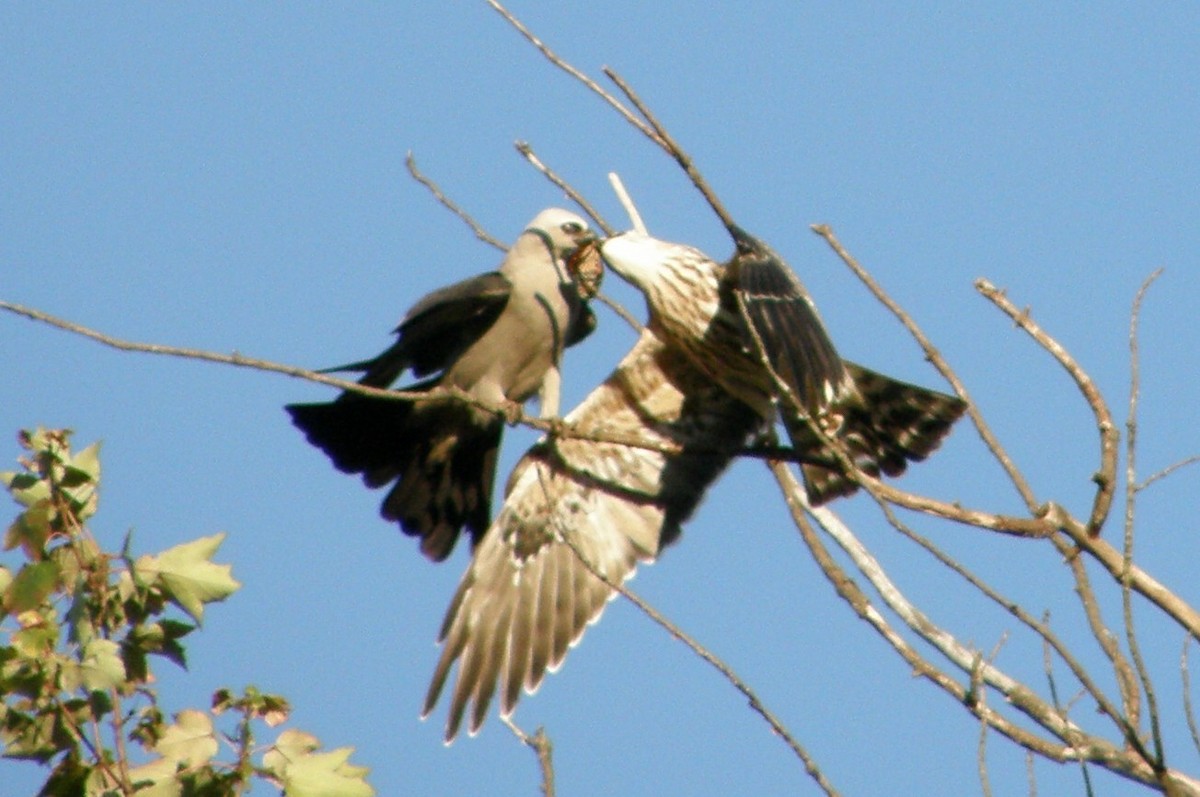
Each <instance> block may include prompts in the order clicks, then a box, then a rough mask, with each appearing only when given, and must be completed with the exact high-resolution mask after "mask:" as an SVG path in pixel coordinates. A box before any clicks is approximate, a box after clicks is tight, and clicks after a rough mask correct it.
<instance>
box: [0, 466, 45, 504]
mask: <svg viewBox="0 0 1200 797" xmlns="http://www.w3.org/2000/svg"><path fill="white" fill-rule="evenodd" d="M0 478H2V479H3V480H4V482H5V486H6V487H7V488H8V491H9V493H11V494H12V497H13V498H14V499H16V501H17V503H19V504H21V506H33V505H34V504H36V503H37V502H38V501H49V500H50V483H49V482H47V481H46V480H44V479H40V478H38V476H37V474H36V473H13V472H12V471H6V472H4V473H3V474H0Z"/></svg>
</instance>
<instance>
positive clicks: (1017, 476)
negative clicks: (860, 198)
mask: <svg viewBox="0 0 1200 797" xmlns="http://www.w3.org/2000/svg"><path fill="white" fill-rule="evenodd" d="M812 230H813V232H815V233H816V234H817V235H819V236H821V237H822V238H823V239H824V240H825V243H827V244H829V247H830V248H831V249H833V251H834V252H835V253H836V254H837V256H838V257H839V258H841V261H842V262H843V263H845V264H846V266H847V267H849V269H850V270H851V271H852V272H854V275H855V276H856V277H858V279H859V280H860V281H861V282H862V283H863V284H864V285H866V287H867V289H868V290H869V291H870V292H871V294H872V295H874V296H875V298H876V299H878V300H879V301H880V302H881V303H882V304H883V305H884V307H886V308H887V309H888V310H889V311H891V313H892V315H894V316H896V318H897V319H899V321H900V323H901V324H903V325H904V328H905V329H907V330H908V332H909V334H910V335H912V336H913V338H914V339H915V340H916V341H917V344H918V345H919V346H920V347H921V351H923V352H924V353H925V359H927V360H928V361H929V362H930V363H932V364H933V367H934V368H936V369H937V370H938V372H939V373H940V374H941V375H942V376H943V377H945V379H946V381H947V382H949V383H950V385H951V387H952V388H953V389H954V393H955V395H957V396H958V397H959V398H961V399H962V400H963V401H965V402H966V403H967V414H968V415H969V416H970V418H971V423H973V424H974V425H975V430H976V431H977V432H978V433H979V436H980V437H981V438H982V439H983V442H984V445H986V446H987V447H988V450H989V451H991V452H992V455H993V456H994V457H995V458H996V461H997V462H999V463H1000V467H1002V468H1003V469H1004V472H1005V473H1007V474H1008V478H1009V480H1010V481H1011V482H1012V483H1013V486H1014V487H1015V488H1016V490H1017V492H1018V493H1019V494H1020V496H1021V499H1022V500H1023V501H1024V502H1025V506H1026V507H1028V508H1029V511H1030V512H1031V513H1032V514H1037V512H1038V500H1037V498H1036V497H1035V496H1034V494H1033V489H1032V488H1031V487H1030V486H1029V482H1028V481H1026V479H1025V476H1024V475H1023V474H1022V473H1021V471H1020V470H1019V469H1018V468H1017V466H1016V465H1015V464H1013V461H1012V458H1011V457H1010V456H1009V455H1008V452H1007V451H1006V450H1005V449H1004V446H1003V445H1001V443H1000V440H999V438H997V437H996V435H995V433H993V432H992V429H991V427H990V426H988V424H987V421H985V420H984V418H983V415H982V413H980V412H979V408H978V407H976V406H975V402H974V401H972V400H971V396H970V395H969V394H968V393H967V388H966V386H965V385H964V384H963V382H962V380H961V379H959V378H958V374H957V373H955V372H954V370H953V369H952V368H951V367H950V364H949V363H948V362H946V360H945V359H944V358H943V357H942V355H941V352H939V351H938V350H937V349H936V348H934V346H933V343H932V342H931V341H930V340H929V338H928V337H926V335H925V333H924V332H923V331H922V330H921V328H920V327H918V326H917V323H916V322H915V321H913V319H912V316H910V315H909V314H908V313H907V312H906V311H905V310H904V308H902V307H901V306H900V305H899V304H898V303H897V302H896V301H895V300H894V299H892V297H891V296H889V295H888V294H887V292H886V291H884V289H883V287H882V286H881V285H880V284H879V283H878V282H877V281H876V280H875V278H874V277H872V276H871V274H870V273H869V272H868V271H867V270H866V269H865V268H863V267H862V266H861V265H859V263H858V261H857V260H856V259H855V258H854V257H853V256H852V255H851V254H850V252H849V251H847V250H846V248H845V247H844V246H842V243H841V241H839V240H838V239H837V236H836V235H834V233H833V229H832V228H831V227H830V226H829V225H828V224H814V225H813V227H812Z"/></svg>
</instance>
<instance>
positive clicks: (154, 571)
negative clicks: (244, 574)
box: [135, 533, 241, 623]
mask: <svg viewBox="0 0 1200 797" xmlns="http://www.w3.org/2000/svg"><path fill="white" fill-rule="evenodd" d="M224 539H225V534H224V533H221V534H214V535H212V536H211V537H201V538H200V539H198V540H193V541H192V542H187V543H184V544H182V545H177V546H175V547H174V548H170V549H168V550H166V551H164V552H162V553H161V554H158V555H157V556H142V557H140V558H139V559H138V560H137V562H136V563H135V570H136V571H137V572H136V575H137V577H138V578H141V579H143V580H144V581H146V582H147V583H151V584H153V583H157V584H158V586H160V587H161V588H162V590H163V592H164V593H165V594H166V595H167V597H168V598H169V599H170V600H172V601H173V602H175V603H176V604H178V606H179V607H180V608H181V609H183V610H184V611H185V612H187V613H188V614H190V615H191V616H192V618H193V619H194V620H195V621H196V622H197V623H199V622H202V621H203V619H204V604H206V603H212V602H214V601H221V600H224V599H225V598H227V597H229V596H230V595H232V594H233V593H234V592H236V591H237V590H238V588H239V587H241V584H239V583H238V582H237V580H235V579H234V578H233V576H232V575H230V571H231V570H232V566H231V565H218V564H214V563H213V562H212V561H210V560H211V558H212V555H213V554H214V553H216V551H217V548H219V547H220V546H221V542H222V541H224Z"/></svg>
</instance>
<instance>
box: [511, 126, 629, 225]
mask: <svg viewBox="0 0 1200 797" xmlns="http://www.w3.org/2000/svg"><path fill="white" fill-rule="evenodd" d="M513 146H515V147H516V148H517V152H519V153H521V157H523V158H524V159H525V160H527V161H528V162H529V164H530V165H531V166H533V168H535V169H537V170H538V171H539V172H541V173H542V175H543V176H545V178H546V179H547V180H549V181H550V182H552V183H554V184H555V185H556V186H558V187H559V188H561V189H562V191H563V193H565V194H566V195H567V196H568V197H570V199H571V201H572V202H574V203H575V204H576V205H579V207H580V208H582V209H583V212H584V213H586V214H587V215H588V216H590V217H591V219H592V221H594V222H596V226H597V227H599V228H600V229H601V230H603V231H604V234H605V235H612V234H613V232H614V229H613V227H612V225H611V224H609V223H608V222H607V221H605V220H604V217H603V216H601V215H600V211H598V210H596V208H595V207H594V206H593V205H592V204H591V203H590V202H588V201H587V199H585V198H584V196H583V194H581V193H580V192H579V191H577V190H576V189H575V187H574V186H572V185H571V184H570V183H568V182H567V181H566V180H564V179H563V178H562V177H560V176H559V175H558V173H557V172H555V171H554V170H553V169H551V168H550V167H549V166H547V165H546V164H545V163H543V162H542V159H541V158H539V157H538V156H537V155H536V154H535V153H534V151H533V147H532V146H530V144H529V142H528V141H516V142H514V143H513Z"/></svg>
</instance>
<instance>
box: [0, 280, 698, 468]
mask: <svg viewBox="0 0 1200 797" xmlns="http://www.w3.org/2000/svg"><path fill="white" fill-rule="evenodd" d="M0 310H7V311H8V312H10V313H14V314H16V315H21V316H25V317H26V318H29V319H32V320H34V321H40V322H42V323H45V324H49V325H50V326H53V327H57V328H58V329H61V330H64V331H66V332H70V333H72V334H75V335H81V336H83V337H85V338H89V339H91V340H94V341H96V342H97V343H101V344H103V345H105V346H109V347H111V348H114V349H118V350H120V351H129V352H141V353H143V354H158V355H163V356H167V357H179V358H182V359H188V360H201V361H204V362H213V363H220V364H223V365H234V366H237V367H239V368H249V369H251V370H256V371H267V372H270V373H278V374H284V375H285V376H291V377H294V378H296V379H303V380H306V381H309V382H317V383H319V384H322V385H329V386H330V387H336V388H339V389H341V390H345V391H349V392H351V393H359V394H361V395H364V396H374V397H376V398H384V399H389V400H393V401H423V400H428V399H431V398H438V397H447V398H452V399H454V400H456V401H461V402H463V403H465V404H470V405H471V406H473V407H477V408H479V409H481V410H483V411H485V412H491V413H493V414H495V415H497V416H499V417H501V418H503V419H504V420H505V421H506V422H507V423H508V424H509V425H514V426H515V425H521V426H528V427H530V428H532V429H537V430H539V431H542V432H545V433H547V434H552V435H555V436H557V437H563V438H575V439H580V440H592V441H595V442H609V443H618V444H620V445H626V446H630V447H631V448H641V449H645V450H647V451H657V452H659V453H662V454H677V453H679V451H680V448H679V446H677V445H673V444H670V443H657V442H650V441H647V440H643V439H640V438H638V437H636V436H634V435H622V434H615V433H612V432H606V433H604V434H596V433H593V432H588V431H585V430H581V429H577V428H575V426H574V425H572V424H569V423H566V422H564V421H563V420H562V419H561V418H539V417H536V416H532V415H528V414H527V413H526V412H525V411H524V410H523V409H522V408H521V407H520V406H519V405H517V404H512V403H507V404H493V403H492V402H488V401H482V400H480V399H477V398H475V397H474V396H472V395H470V394H469V393H467V392H466V391H463V390H460V389H458V388H455V387H439V388H437V389H436V390H433V391H429V392H417V391H404V390H383V389H380V388H376V387H367V386H366V385H360V384H358V383H357V382H350V381H347V380H345V379H338V378H337V377H333V376H329V375H327V374H324V373H321V372H320V371H311V370H309V369H307V368H299V367H296V366H293V365H285V364H282V363H276V362H271V361H269V360H261V359H256V358H253V357H246V356H243V355H241V354H239V353H237V352H234V353H233V354H221V353H219V352H212V351H205V350H203V349H192V348H183V347H180V346H164V345H162V344H158V343H137V342H134V341H129V340H123V339H121V338H115V337H112V336H110V335H105V334H103V333H101V332H97V331H96V330H93V329H89V328H88V327H85V326H81V325H79V324H76V323H74V322H71V321H67V320H65V319H62V318H58V317H56V316H52V315H50V314H49V313H43V312H42V311H40V310H35V309H33V308H31V307H23V306H21V305H17V304H12V303H11V302H6V301H3V300H0Z"/></svg>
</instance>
